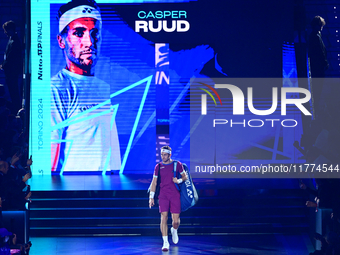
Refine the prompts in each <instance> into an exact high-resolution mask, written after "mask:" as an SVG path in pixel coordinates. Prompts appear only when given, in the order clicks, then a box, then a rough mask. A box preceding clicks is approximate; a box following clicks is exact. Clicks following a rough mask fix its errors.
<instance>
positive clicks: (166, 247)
mask: <svg viewBox="0 0 340 255" xmlns="http://www.w3.org/2000/svg"><path fill="white" fill-rule="evenodd" d="M169 248H170V244H169V243H163V247H162V251H169Z"/></svg>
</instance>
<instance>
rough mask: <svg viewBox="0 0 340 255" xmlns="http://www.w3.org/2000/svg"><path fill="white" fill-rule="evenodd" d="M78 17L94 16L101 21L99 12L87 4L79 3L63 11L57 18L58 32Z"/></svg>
mask: <svg viewBox="0 0 340 255" xmlns="http://www.w3.org/2000/svg"><path fill="white" fill-rule="evenodd" d="M79 18H94V19H96V20H99V21H100V22H102V18H101V16H100V12H99V11H98V10H97V9H95V8H93V7H91V6H88V5H80V6H77V7H75V8H73V9H71V10H68V11H67V12H65V13H64V14H63V15H62V16H61V17H60V19H59V33H61V31H63V30H64V28H65V27H66V26H67V25H68V24H69V23H70V22H72V21H73V20H76V19H79Z"/></svg>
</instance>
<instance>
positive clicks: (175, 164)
mask: <svg viewBox="0 0 340 255" xmlns="http://www.w3.org/2000/svg"><path fill="white" fill-rule="evenodd" d="M177 162H178V161H177V160H174V177H177ZM175 186H176V188H177V189H178V190H180V188H179V185H178V184H176V183H175Z"/></svg>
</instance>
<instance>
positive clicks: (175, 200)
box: [170, 192, 181, 244]
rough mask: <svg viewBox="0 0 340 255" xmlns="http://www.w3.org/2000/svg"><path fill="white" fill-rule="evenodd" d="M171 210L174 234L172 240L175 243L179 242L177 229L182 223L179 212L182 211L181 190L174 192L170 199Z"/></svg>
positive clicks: (172, 232)
mask: <svg viewBox="0 0 340 255" xmlns="http://www.w3.org/2000/svg"><path fill="white" fill-rule="evenodd" d="M170 212H171V218H172V228H171V235H172V241H173V243H174V244H177V243H178V241H179V239H178V234H177V230H178V227H179V224H180V219H179V214H180V213H181V197H180V194H179V192H178V193H175V194H173V196H172V197H171V200H170Z"/></svg>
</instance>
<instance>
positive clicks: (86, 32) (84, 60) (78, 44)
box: [59, 18, 101, 75]
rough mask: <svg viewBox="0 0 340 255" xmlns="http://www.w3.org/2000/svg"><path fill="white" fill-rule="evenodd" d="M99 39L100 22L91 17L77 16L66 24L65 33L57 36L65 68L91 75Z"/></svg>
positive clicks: (95, 60) (97, 51) (97, 52)
mask: <svg viewBox="0 0 340 255" xmlns="http://www.w3.org/2000/svg"><path fill="white" fill-rule="evenodd" d="M100 39H101V25H100V22H99V21H98V20H96V19H93V18H79V19H76V20H74V21H72V22H71V23H70V24H69V25H68V31H67V34H66V35H65V36H63V37H60V38H59V45H60V47H61V48H63V47H64V48H63V49H64V52H65V57H66V62H67V68H68V69H69V70H70V71H71V72H75V73H78V74H83V75H86V74H88V75H93V70H92V67H94V66H95V65H96V62H97V56H98V54H99V43H100Z"/></svg>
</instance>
